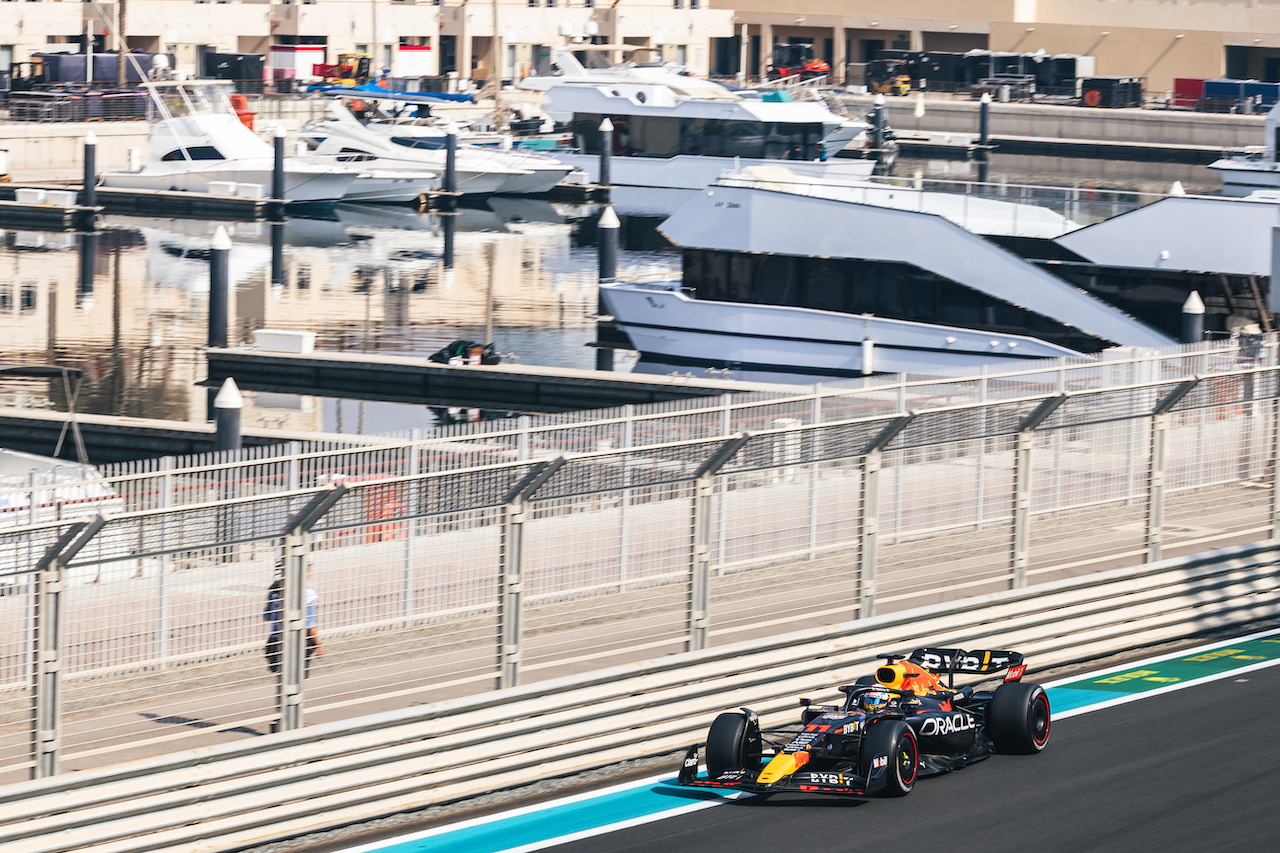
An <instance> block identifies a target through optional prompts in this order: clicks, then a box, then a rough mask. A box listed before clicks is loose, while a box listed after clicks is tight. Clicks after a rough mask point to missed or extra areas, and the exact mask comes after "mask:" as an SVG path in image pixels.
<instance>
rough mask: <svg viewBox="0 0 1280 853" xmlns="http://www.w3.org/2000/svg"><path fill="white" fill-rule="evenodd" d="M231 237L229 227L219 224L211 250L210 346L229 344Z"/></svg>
mask: <svg viewBox="0 0 1280 853" xmlns="http://www.w3.org/2000/svg"><path fill="white" fill-rule="evenodd" d="M230 255H231V238H230V237H228V236H227V229H226V228H224V227H222V226H221V225H219V226H218V230H217V231H215V232H214V234H213V243H212V244H211V246H210V251H209V346H211V347H225V346H226V345H227V323H228V321H229V318H230V314H229V311H228V303H229V301H230V298H231V288H230Z"/></svg>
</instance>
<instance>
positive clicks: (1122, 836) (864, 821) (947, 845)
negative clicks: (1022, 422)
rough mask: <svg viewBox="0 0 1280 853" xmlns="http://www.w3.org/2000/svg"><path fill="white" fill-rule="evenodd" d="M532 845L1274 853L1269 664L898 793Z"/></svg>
mask: <svg viewBox="0 0 1280 853" xmlns="http://www.w3.org/2000/svg"><path fill="white" fill-rule="evenodd" d="M699 793H700V792H695V791H688V792H686V791H674V792H673V796H676V795H678V796H685V795H688V796H697V795H698V794H699ZM544 849H552V850H555V851H557V853H606V851H607V853H746V852H747V851H750V853H766V852H767V851H779V853H791V851H815V852H820V853H826V851H846V850H847V851H875V853H916V851H938V853H966V851H974V853H979V851H981V853H992V851H1027V853H1078V851H1088V852H1089V853H1122V851H1123V853H1133V851H1159V853H1218V852H1219V851H1251V853H1252V851H1258V853H1261V851H1266V850H1278V849H1280V667H1270V668H1267V669H1261V670H1255V671H1252V672H1245V673H1242V674H1240V675H1238V676H1236V677H1229V678H1225V679H1222V680H1220V681H1215V682H1211V683H1208V684H1204V685H1201V686H1198V687H1193V688H1190V689H1186V690H1179V691H1176V692H1173V693H1168V694H1165V695H1162V696H1153V697H1149V698H1145V699H1142V700H1140V701H1136V702H1131V703H1129V704H1126V705H1120V706H1118V707H1113V708H1107V709H1103V710H1099V711H1095V712H1092V713H1088V714H1083V715H1081V716H1077V717H1072V718H1069V719H1064V720H1058V721H1056V722H1055V723H1054V725H1053V731H1052V737H1051V740H1050V743H1049V746H1048V747H1047V748H1046V749H1045V751H1044V752H1043V753H1041V754H1039V755H1034V756H1005V755H997V756H994V757H993V758H991V759H989V760H987V761H984V762H982V763H980V764H976V765H974V766H972V767H968V768H966V769H964V770H960V771H957V772H954V773H949V774H946V775H943V776H937V777H933V778H930V779H923V780H921V781H920V782H918V783H917V785H916V788H915V790H914V791H913V792H912V793H911V794H910V795H909V796H907V797H905V798H902V799H893V800H872V801H867V802H859V801H851V800H841V799H837V798H832V797H807V796H801V795H792V794H778V795H774V796H771V797H763V798H762V797H752V798H745V799H742V800H737V801H734V802H730V803H728V804H726V805H723V806H720V807H717V808H711V809H705V810H701V811H696V812H692V813H687V814H683V815H679V816H676V817H672V818H669V819H666V820H659V821H655V822H653V823H649V824H644V825H641V826H636V827H631V828H627V829H622V830H619V831H616V832H611V833H608V834H605V835H601V836H597V837H594V838H588V839H584V840H581V841H575V842H571V843H568V844H564V845H558V846H555V847H551V848H544Z"/></svg>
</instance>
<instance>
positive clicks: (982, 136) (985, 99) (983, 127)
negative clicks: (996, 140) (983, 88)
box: [978, 92, 991, 145]
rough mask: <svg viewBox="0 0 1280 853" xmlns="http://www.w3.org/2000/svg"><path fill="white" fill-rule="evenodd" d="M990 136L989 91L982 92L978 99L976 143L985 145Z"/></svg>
mask: <svg viewBox="0 0 1280 853" xmlns="http://www.w3.org/2000/svg"><path fill="white" fill-rule="evenodd" d="M990 138H991V93H990V92H983V93H982V98H981V99H980V100H979V101H978V144H979V145H987V144H988V140H989V139H990Z"/></svg>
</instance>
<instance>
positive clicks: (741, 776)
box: [676, 746, 889, 797]
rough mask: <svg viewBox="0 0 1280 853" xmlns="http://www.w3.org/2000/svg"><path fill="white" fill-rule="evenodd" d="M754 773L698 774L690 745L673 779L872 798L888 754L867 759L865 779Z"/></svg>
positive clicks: (756, 790) (885, 775) (883, 780)
mask: <svg viewBox="0 0 1280 853" xmlns="http://www.w3.org/2000/svg"><path fill="white" fill-rule="evenodd" d="M757 775H758V774H757V772H753V771H749V770H730V771H727V772H725V773H721V774H720V775H719V776H717V777H716V778H714V779H712V778H710V777H708V776H699V775H698V748H697V747H696V746H691V747H689V750H688V752H686V753H685V756H684V762H683V763H682V764H681V766H680V774H679V776H678V777H677V780H676V781H677V783H678V784H680V785H683V786H686V787H690V788H718V789H721V790H732V791H747V792H749V793H752V794H775V793H797V794H839V795H843V796H846V797H872V796H875V795H876V793H878V792H879V791H880V790H881V789H883V788H884V787H885V786H886V785H887V783H888V780H889V756H888V755H877V756H875V757H874V758H873V759H872V761H871V773H870V774H868V776H867V777H866V778H865V779H864V778H863V777H861V776H854V775H852V774H849V773H834V772H833V773H824V772H820V771H811V772H808V771H807V772H800V773H793V774H791V775H790V776H787V777H785V778H783V779H780V780H779V781H777V782H771V783H768V784H761V783H759V782H757V781H756V776H757Z"/></svg>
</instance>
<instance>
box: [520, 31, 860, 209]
mask: <svg viewBox="0 0 1280 853" xmlns="http://www.w3.org/2000/svg"><path fill="white" fill-rule="evenodd" d="M636 50H637V48H636V46H634V45H571V46H568V47H564V48H556V49H554V50H553V51H552V56H551V64H552V70H553V73H551V74H549V75H544V76H535V77H526V78H525V79H524V80H522V81H521V82H520V87H521V88H523V89H528V90H535V91H539V92H542V93H543V95H544V98H545V101H544V103H543V105H542V106H543V109H544V110H545V111H546V112H547V114H548V115H549V116H550V117H551V118H552V119H554V120H555V121H556V122H557V123H559V124H561V125H563V126H567V127H568V128H569V130H570V132H571V134H572V138H573V142H574V146H575V148H576V150H577V153H576V154H559V153H557V155H556V156H557V159H561V160H564V161H565V162H567V163H570V164H571V165H573V166H575V167H577V168H579V169H582V170H583V171H585V172H587V173H588V174H589V175H590V177H591V180H592V181H598V180H599V178H600V175H599V161H600V138H601V137H600V125H601V122H602V121H603V120H604V119H605V118H608V119H609V120H610V121H611V122H612V124H613V151H612V153H613V154H614V155H616V156H614V158H613V161H612V165H611V172H610V178H611V181H610V182H611V183H612V184H613V185H615V186H634V187H667V188H677V189H701V188H703V187H705V186H707V185H708V184H710V183H712V182H713V181H715V179H716V178H717V177H719V176H720V173H721V172H722V171H724V170H726V169H734V168H745V167H748V166H753V165H761V164H764V163H770V162H782V161H785V162H786V163H787V165H788V166H789V167H791V168H792V169H793V170H794V171H796V172H797V173H800V174H803V175H807V176H809V177H821V176H839V177H845V178H848V177H865V176H867V175H869V174H871V171H872V170H873V169H874V167H875V162H874V161H872V160H853V159H846V160H841V161H834V160H831V159H828V158H831V157H833V156H834V155H835V154H836V153H837V152H839V151H841V150H843V149H844V148H846V147H847V146H849V145H850V144H851V143H853V144H863V143H865V140H866V134H867V130H868V128H867V124H866V122H863V121H859V120H855V119H847V118H845V117H843V116H839V115H836V114H835V113H833V112H831V111H830V110H829V109H827V107H826V106H825V105H824V104H822V103H821V102H820V101H814V100H792V98H791V96H790V95H788V94H787V93H785V92H772V93H761V92H758V91H755V90H749V89H732V88H729V87H727V86H723V85H720V84H718V83H714V82H711V81H708V80H700V79H698V78H696V77H689V76H686V75H684V74H682V73H680V72H679V71H678V70H677V69H673V68H671V67H670V66H666V65H662V64H651V63H640V62H634V61H633V62H625V63H621V64H617V65H614V64H610V63H609V61H608V56H609V55H610V54H612V53H618V52H629V51H636ZM575 53H581V54H583V55H585V56H589V57H591V58H592V63H593V64H592V67H587V66H586V65H584V64H583V63H582V62H581V61H579V59H578V58H577V56H575Z"/></svg>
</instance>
